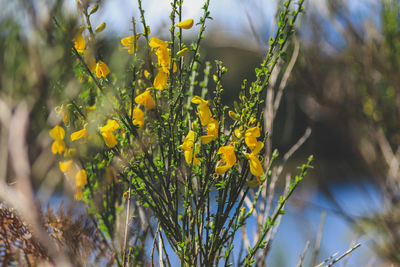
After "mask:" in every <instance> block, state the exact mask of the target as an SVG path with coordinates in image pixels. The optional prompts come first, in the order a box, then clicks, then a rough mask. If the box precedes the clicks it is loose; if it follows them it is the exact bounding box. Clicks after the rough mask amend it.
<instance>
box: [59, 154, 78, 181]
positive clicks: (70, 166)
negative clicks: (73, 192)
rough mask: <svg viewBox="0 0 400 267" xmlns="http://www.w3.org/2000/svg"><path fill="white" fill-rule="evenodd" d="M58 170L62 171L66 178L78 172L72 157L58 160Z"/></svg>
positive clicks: (72, 176)
mask: <svg viewBox="0 0 400 267" xmlns="http://www.w3.org/2000/svg"><path fill="white" fill-rule="evenodd" d="M58 165H59V168H60V171H62V172H63V173H64V174H65V176H67V178H70V179H71V178H74V177H75V176H76V173H77V172H78V166H77V165H76V164H75V163H74V161H73V160H72V159H70V160H65V161H60V162H59V163H58Z"/></svg>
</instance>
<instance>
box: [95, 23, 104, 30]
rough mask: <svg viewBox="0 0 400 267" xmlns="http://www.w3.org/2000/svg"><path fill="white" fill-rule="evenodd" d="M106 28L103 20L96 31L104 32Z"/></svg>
mask: <svg viewBox="0 0 400 267" xmlns="http://www.w3.org/2000/svg"><path fill="white" fill-rule="evenodd" d="M105 28H106V23H105V22H103V23H102V24H100V25H99V26H98V27H97V28H96V32H102V31H103V30H104V29H105Z"/></svg>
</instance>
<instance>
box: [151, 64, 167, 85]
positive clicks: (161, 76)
mask: <svg viewBox="0 0 400 267" xmlns="http://www.w3.org/2000/svg"><path fill="white" fill-rule="evenodd" d="M167 80H168V74H167V73H165V72H164V70H163V69H162V68H159V69H158V73H157V75H156V78H155V79H154V84H153V85H154V87H155V88H156V89H158V90H164V89H165V88H166V87H167Z"/></svg>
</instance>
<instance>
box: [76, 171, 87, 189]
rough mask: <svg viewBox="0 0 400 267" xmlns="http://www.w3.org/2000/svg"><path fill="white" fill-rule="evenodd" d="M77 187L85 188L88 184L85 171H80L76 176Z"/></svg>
mask: <svg viewBox="0 0 400 267" xmlns="http://www.w3.org/2000/svg"><path fill="white" fill-rule="evenodd" d="M75 181H76V186H78V187H84V186H85V185H86V184H87V174H86V171H85V170H80V171H78V173H77V174H76V175H75Z"/></svg>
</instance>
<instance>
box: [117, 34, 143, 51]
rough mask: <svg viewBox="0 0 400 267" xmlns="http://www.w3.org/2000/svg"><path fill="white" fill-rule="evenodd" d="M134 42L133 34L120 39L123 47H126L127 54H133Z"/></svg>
mask: <svg viewBox="0 0 400 267" xmlns="http://www.w3.org/2000/svg"><path fill="white" fill-rule="evenodd" d="M138 37H139V35H137V36H136V48H137V39H138ZM134 43H135V36H133V35H132V36H128V37H125V38H123V39H122V40H121V44H122V45H123V46H124V48H125V49H128V53H129V54H133V53H134V52H135V49H134V47H133V45H134Z"/></svg>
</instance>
